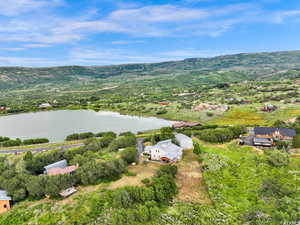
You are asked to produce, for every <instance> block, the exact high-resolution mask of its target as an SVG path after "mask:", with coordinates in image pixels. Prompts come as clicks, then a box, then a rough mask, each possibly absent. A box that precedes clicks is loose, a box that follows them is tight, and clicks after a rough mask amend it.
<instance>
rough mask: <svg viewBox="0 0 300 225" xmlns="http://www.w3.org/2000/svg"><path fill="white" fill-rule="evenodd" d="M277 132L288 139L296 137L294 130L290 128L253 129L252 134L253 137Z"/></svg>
mask: <svg viewBox="0 0 300 225" xmlns="http://www.w3.org/2000/svg"><path fill="white" fill-rule="evenodd" d="M277 130H279V132H280V133H281V134H283V135H284V136H288V137H294V136H296V130H295V129H290V128H274V127H255V128H254V133H255V135H257V134H258V135H259V134H260V135H264V134H272V133H274V132H275V131H277Z"/></svg>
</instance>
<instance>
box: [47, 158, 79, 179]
mask: <svg viewBox="0 0 300 225" xmlns="http://www.w3.org/2000/svg"><path fill="white" fill-rule="evenodd" d="M78 168H79V166H78V165H72V166H68V163H67V160H65V159H64V160H61V161H58V162H56V163H53V164H50V165H48V166H45V167H44V169H45V170H44V174H46V175H49V176H55V175H61V174H70V173H73V172H74V171H75V170H77V169H78Z"/></svg>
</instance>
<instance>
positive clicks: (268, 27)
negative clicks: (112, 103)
mask: <svg viewBox="0 0 300 225" xmlns="http://www.w3.org/2000/svg"><path fill="white" fill-rule="evenodd" d="M299 38H300V1H299V0H255V1H254V0H253V1H247V0H244V1H242V0H143V1H138V0H132V1H131V0H9V1H4V0H0V66H54V65H110V64H123V63H140V62H160V61H167V60H179V59H184V58H191V57H212V56H216V55H224V54H233V53H240V52H260V51H277V50H296V49H300V41H299V40H300V39H299Z"/></svg>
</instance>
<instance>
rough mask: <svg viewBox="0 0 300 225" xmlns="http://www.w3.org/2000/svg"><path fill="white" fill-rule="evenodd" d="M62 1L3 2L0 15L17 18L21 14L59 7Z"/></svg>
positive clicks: (18, 0) (16, 0)
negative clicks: (42, 8) (43, 8)
mask: <svg viewBox="0 0 300 225" xmlns="http://www.w3.org/2000/svg"><path fill="white" fill-rule="evenodd" d="M61 3H62V0H9V1H5V0H1V1H0V15H4V16H16V15H18V14H20V13H25V12H30V11H32V10H35V9H39V8H41V7H46V6H47V7H50V6H57V5H59V4H61Z"/></svg>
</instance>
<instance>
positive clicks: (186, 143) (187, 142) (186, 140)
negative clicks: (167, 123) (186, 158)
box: [175, 134, 194, 149]
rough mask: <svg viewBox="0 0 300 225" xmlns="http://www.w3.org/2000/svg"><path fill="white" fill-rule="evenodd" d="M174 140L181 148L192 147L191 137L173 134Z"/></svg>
mask: <svg viewBox="0 0 300 225" xmlns="http://www.w3.org/2000/svg"><path fill="white" fill-rule="evenodd" d="M175 138H176V141H177V142H178V144H179V145H180V147H182V148H183V149H193V148H194V145H193V140H192V138H190V137H188V136H186V135H184V134H175Z"/></svg>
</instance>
